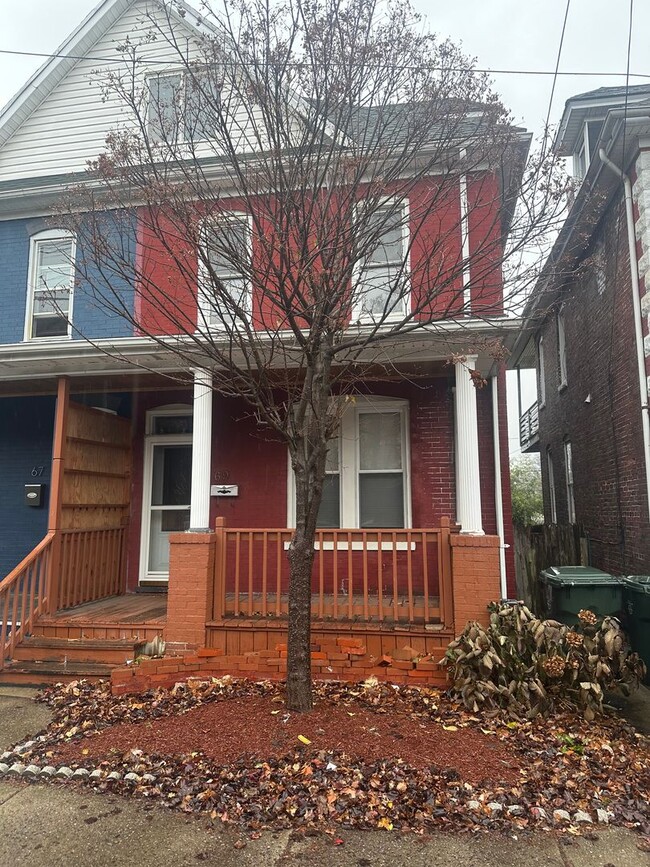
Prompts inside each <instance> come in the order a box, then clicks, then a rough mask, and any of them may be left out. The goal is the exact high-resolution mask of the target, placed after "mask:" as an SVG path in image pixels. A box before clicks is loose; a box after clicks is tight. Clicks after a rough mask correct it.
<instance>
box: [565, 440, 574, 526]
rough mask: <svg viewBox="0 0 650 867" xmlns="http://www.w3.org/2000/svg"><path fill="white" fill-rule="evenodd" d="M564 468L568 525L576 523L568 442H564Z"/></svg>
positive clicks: (569, 444) (571, 465) (569, 445)
mask: <svg viewBox="0 0 650 867" xmlns="http://www.w3.org/2000/svg"><path fill="white" fill-rule="evenodd" d="M564 467H565V470H566V505H567V518H568V520H569V524H575V522H576V506H575V500H574V498H573V454H572V452H571V443H570V442H569V440H565V441H564Z"/></svg>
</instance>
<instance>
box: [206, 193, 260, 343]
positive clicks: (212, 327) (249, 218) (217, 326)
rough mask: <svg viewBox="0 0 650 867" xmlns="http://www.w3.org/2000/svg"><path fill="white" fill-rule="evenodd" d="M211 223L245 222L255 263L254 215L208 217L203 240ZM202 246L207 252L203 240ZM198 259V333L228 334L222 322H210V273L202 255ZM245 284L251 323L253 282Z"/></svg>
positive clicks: (230, 213) (232, 213) (226, 213)
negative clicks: (204, 331) (208, 288)
mask: <svg viewBox="0 0 650 867" xmlns="http://www.w3.org/2000/svg"><path fill="white" fill-rule="evenodd" d="M211 222H212V223H216V224H218V223H220V222H225V223H228V222H233V223H235V222H242V223H244V222H245V223H246V228H247V239H248V244H247V250H248V254H249V256H250V261H251V264H252V262H253V215H252V214H250V213H249V212H247V211H234V210H233V211H222V212H221V213H220V214H219V217H218V218H216V217H214V218H212V217H206V218H205V219H204V220H203V223H202V225H201V232H200V234H201V238H202V239H204V230H205V227H206V226H207V225H208V224H209V223H211ZM201 244H202V245H205V248H206V250H207V244H206V243H205V240H202V241H201ZM197 258H198V274H197V277H198V290H199V291H198V308H199V312H200V316H199V317H198V319H200V321H198V319H197V326H196V330H197V332H201V331H203V330H204V329H207V330H209V331H210V332H216V333H219V332H226V331H227V330H228V329H227V327H226V326H225V325H224V324H223V323H222V322H214V323H211V321H210V320H211V315H212V307H211V304H210V301H209V298H208V293H207V284H208V283H209V277H208V272H207V269H206V266H205V262H204V261H203V259H202V257H201V255H198V256H197ZM245 282H246V292H247V297H248V310H247V314H248V321H249V323H250V322H252V320H253V281H252V280H251V279H248V278H247V279H246V281H245Z"/></svg>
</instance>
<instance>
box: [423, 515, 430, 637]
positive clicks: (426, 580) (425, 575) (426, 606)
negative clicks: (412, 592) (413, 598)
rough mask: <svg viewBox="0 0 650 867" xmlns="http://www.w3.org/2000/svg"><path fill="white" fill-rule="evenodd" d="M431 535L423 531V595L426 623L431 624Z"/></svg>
mask: <svg viewBox="0 0 650 867" xmlns="http://www.w3.org/2000/svg"><path fill="white" fill-rule="evenodd" d="M428 544H429V534H428V533H427V531H426V530H423V531H422V594H423V596H424V622H425V623H428V622H429V560H428V550H427V547H428Z"/></svg>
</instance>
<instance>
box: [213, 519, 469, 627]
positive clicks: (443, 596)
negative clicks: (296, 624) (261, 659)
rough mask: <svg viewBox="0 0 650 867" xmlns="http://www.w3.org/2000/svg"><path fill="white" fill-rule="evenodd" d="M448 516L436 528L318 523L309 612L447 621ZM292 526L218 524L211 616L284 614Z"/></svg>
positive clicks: (328, 616)
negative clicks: (323, 525) (324, 525)
mask: <svg viewBox="0 0 650 867" xmlns="http://www.w3.org/2000/svg"><path fill="white" fill-rule="evenodd" d="M450 532H451V531H450V526H449V520H448V519H446V518H443V519H442V521H441V526H440V527H439V528H436V529H408V530H405V529H387V530H358V529H351V530H339V529H332V530H318V532H317V534H316V542H315V546H314V547H315V556H314V567H313V572H312V615H313V617H314V618H316V619H319V620H327V619H333V620H355V621H365V622H382V621H393V622H401V623H433V622H439V623H443V624H448V625H450V624H451V623H452V620H453V614H452V586H451V552H450V543H449V536H450ZM292 534H293V531H292V530H290V529H286V528H281V529H259V528H252V529H240V528H236V529H230V528H227V527H225V525H224V523H223V519H218V521H217V526H216V536H217V539H216V543H217V545H216V558H215V559H216V564H215V582H214V607H213V616H214V619H215V620H217V619H221V618H223V617H233V616H248V617H253V616H261V617H277V618H282V617H284V618H286V617H287V614H288V589H289V564H288V560H287V549H288V546H289V543H290V541H291V537H292Z"/></svg>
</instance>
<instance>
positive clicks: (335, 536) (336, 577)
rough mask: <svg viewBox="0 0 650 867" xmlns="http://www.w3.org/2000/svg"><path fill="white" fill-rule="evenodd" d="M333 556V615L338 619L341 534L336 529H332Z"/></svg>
mask: <svg viewBox="0 0 650 867" xmlns="http://www.w3.org/2000/svg"><path fill="white" fill-rule="evenodd" d="M332 540H333V543H332V557H333V558H334V561H333V563H334V568H333V569H332V604H333V617H334V620H338V616H339V590H338V584H339V534H338V533H337V532H336V530H332Z"/></svg>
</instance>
